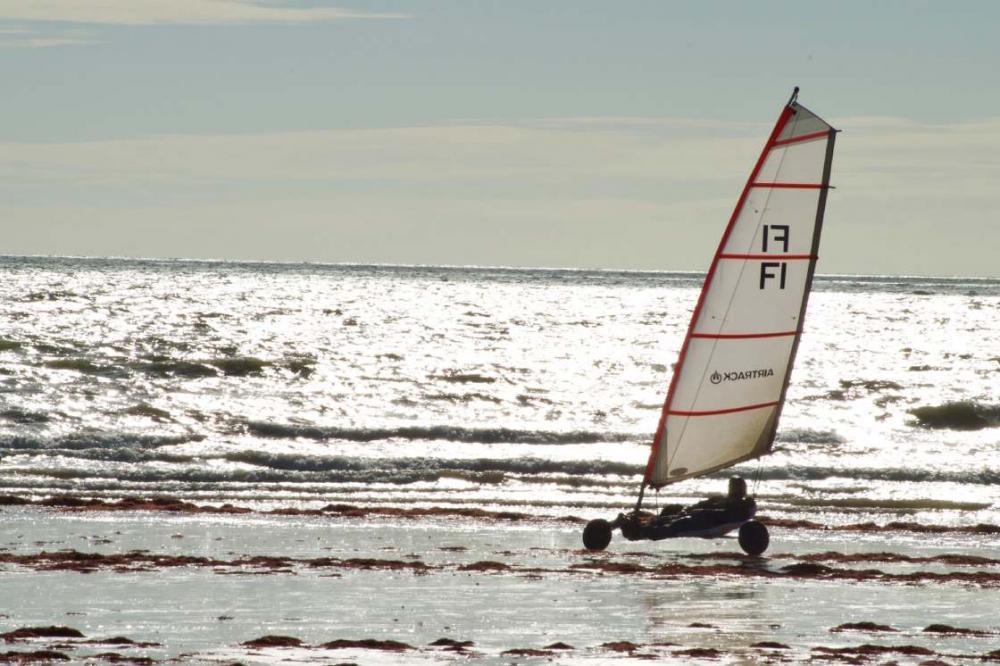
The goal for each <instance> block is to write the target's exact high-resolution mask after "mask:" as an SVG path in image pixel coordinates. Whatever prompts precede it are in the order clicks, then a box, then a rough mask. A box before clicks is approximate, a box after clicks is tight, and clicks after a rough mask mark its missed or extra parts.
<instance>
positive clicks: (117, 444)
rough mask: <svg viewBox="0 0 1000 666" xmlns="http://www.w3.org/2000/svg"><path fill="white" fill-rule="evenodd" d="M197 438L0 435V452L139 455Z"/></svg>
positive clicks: (99, 435) (83, 434) (118, 435)
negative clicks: (5, 450) (113, 452)
mask: <svg viewBox="0 0 1000 666" xmlns="http://www.w3.org/2000/svg"><path fill="white" fill-rule="evenodd" d="M203 439H204V437H203V436H201V435H175V436H157V435H137V434H128V433H74V434H72V435H63V436H58V437H30V436H27V435H0V451H2V450H4V449H8V450H10V451H46V452H49V453H52V452H54V451H66V452H80V451H88V450H96V451H126V452H127V451H142V450H147V449H156V448H159V447H163V446H174V445H177V444H185V443H187V442H197V441H201V440H203Z"/></svg>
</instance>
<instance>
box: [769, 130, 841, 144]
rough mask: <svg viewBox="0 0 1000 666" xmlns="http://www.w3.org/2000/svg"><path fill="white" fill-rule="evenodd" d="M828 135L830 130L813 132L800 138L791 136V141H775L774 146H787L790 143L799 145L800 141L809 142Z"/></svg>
mask: <svg viewBox="0 0 1000 666" xmlns="http://www.w3.org/2000/svg"><path fill="white" fill-rule="evenodd" d="M829 134H830V130H820V131H819V132H813V133H811V134H803V135H802V136H793V137H792V138H791V139H781V140H780V141H775V142H774V145H775V146H787V145H788V144H790V143H799V142H801V141H811V140H812V139H818V138H820V137H824V136H827V135H829Z"/></svg>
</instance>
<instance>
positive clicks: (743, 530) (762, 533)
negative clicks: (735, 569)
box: [740, 520, 771, 557]
mask: <svg viewBox="0 0 1000 666" xmlns="http://www.w3.org/2000/svg"><path fill="white" fill-rule="evenodd" d="M770 542H771V536H770V535H769V534H768V533H767V528H766V527H765V526H764V524H763V523H758V522H757V521H756V520H751V521H749V522H746V523H743V524H742V525H740V548H742V549H743V551H744V552H745V553H746V554H747V555H752V556H753V557H756V556H757V555H760V554H761V553H763V552H764V551H765V550H767V546H768V544H769V543H770Z"/></svg>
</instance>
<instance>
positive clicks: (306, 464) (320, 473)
mask: <svg viewBox="0 0 1000 666" xmlns="http://www.w3.org/2000/svg"><path fill="white" fill-rule="evenodd" d="M184 441H188V440H186V439H184V438H179V437H175V438H166V437H161V438H134V439H133V440H132V441H129V442H128V443H125V442H123V441H121V440H118V439H112V440H108V441H101V440H94V439H93V438H80V439H63V440H61V441H60V443H61V444H63V445H64V447H63V448H56V447H54V446H52V445H51V443H48V444H46V445H44V446H43V445H41V444H40V441H39V440H30V439H28V438H6V439H0V450H2V449H3V448H7V449H8V450H10V451H16V452H18V453H28V452H29V451H30V450H32V449H35V450H37V455H38V456H40V458H39V461H32V460H30V459H26V460H22V461H21V462H19V464H18V473H19V474H23V473H29V472H27V470H28V469H29V468H30V469H34V470H36V471H35V472H30V473H33V474H37V475H41V476H44V475H46V474H49V473H52V474H53V475H55V473H56V472H55V471H56V470H58V474H59V475H65V474H69V475H71V476H72V477H73V478H87V477H109V476H110V477H113V478H115V479H118V480H119V481H123V482H124V481H177V482H180V483H189V482H203V483H211V482H229V481H237V482H250V481H261V482H272V483H278V482H288V483H302V482H318V483H352V482H353V483H392V484H407V483H418V482H435V481H439V480H441V479H461V480H467V481H470V482H473V483H484V484H497V483H503V482H504V481H508V480H511V481H512V480H517V481H520V482H522V483H523V482H531V483H543V484H554V485H560V484H570V485H581V484H583V485H588V486H604V485H609V486H615V485H618V484H619V483H620V482H621V481H622V477H625V478H629V479H636V480H638V478H639V477H640V476H641V475H642V473H643V469H644V466H643V465H635V464H629V463H619V462H614V461H608V460H548V459H544V458H536V457H521V458H458V459H455V458H417V457H400V458H389V459H386V458H367V457H355V456H338V455H333V456H317V455H306V454H300V453H279V452H267V451H260V450H241V451H228V452H225V453H220V454H218V455H213V454H194V453H189V452H184V453H174V452H172V451H170V450H169V449H166V450H164V449H161V448H160V447H165V446H168V445H171V444H178V443H182V442H184ZM102 445H103V448H102ZM140 446H141V447H143V448H139V447H140ZM41 457H44V461H42V459H41ZM55 457H63V458H67V459H69V460H66V461H64V462H62V463H59V464H54V463H53V461H52V459H53V458H55ZM72 459H80V460H88V461H96V462H101V463H105V464H104V465H102V466H101V467H100V468H98V469H95V468H94V466H93V465H75V464H73V462H72ZM219 463H223V464H219ZM732 474H742V475H743V476H745V477H746V478H759V479H762V480H768V481H819V480H827V479H831V478H850V479H851V480H852V481H856V482H866V481H889V482H898V483H955V484H973V485H994V484H997V483H1000V470H996V469H989V468H986V467H983V468H980V469H963V470H929V469H915V468H853V469H850V468H842V467H827V466H802V465H793V466H785V467H762V468H759V469H758V468H756V467H755V466H754V465H753V464H744V465H739V466H736V467H734V468H732V469H729V470H726V471H723V472H717V473H715V474H712V475H709V476H708V477H707V478H710V479H724V478H726V477H728V476H730V475H732ZM823 501H825V500H823ZM836 501H837V502H841V501H842V500H840V499H837V500H836ZM853 501H855V500H853V499H845V500H843V502H847V503H850V502H853ZM858 501H859V502H861V503H864V502H867V501H869V500H867V499H860V500H858Z"/></svg>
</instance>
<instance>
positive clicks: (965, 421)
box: [909, 400, 1000, 430]
mask: <svg viewBox="0 0 1000 666" xmlns="http://www.w3.org/2000/svg"><path fill="white" fill-rule="evenodd" d="M909 413H910V414H912V415H913V416H915V417H917V424H918V425H921V426H924V427H925V428H934V429H946V430H982V429H983V428H996V427H1000V405H984V404H981V403H978V402H973V401H968V400H966V401H961V402H948V403H945V404H943V405H934V406H928V407H917V408H916V409H911V410H909Z"/></svg>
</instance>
